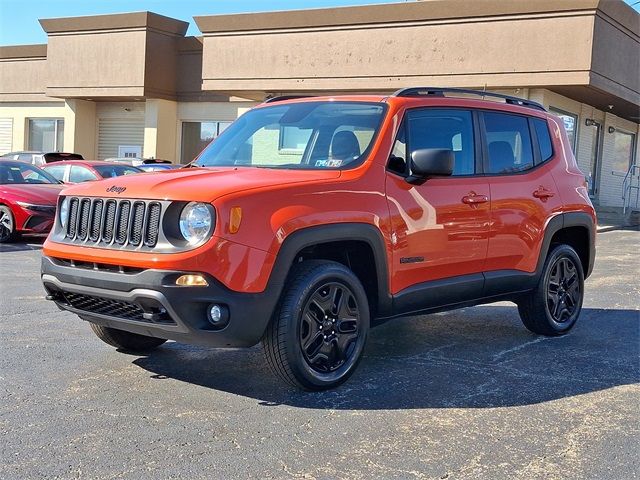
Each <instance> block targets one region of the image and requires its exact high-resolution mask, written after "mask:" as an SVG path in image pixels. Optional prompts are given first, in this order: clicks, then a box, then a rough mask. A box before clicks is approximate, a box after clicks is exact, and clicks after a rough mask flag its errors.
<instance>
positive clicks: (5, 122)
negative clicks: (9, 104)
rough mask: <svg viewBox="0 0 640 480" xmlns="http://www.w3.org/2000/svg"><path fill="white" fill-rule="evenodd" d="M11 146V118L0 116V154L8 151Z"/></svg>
mask: <svg viewBox="0 0 640 480" xmlns="http://www.w3.org/2000/svg"><path fill="white" fill-rule="evenodd" d="M12 147H13V118H0V155H4V154H5V153H9V152H10V151H11V150H12Z"/></svg>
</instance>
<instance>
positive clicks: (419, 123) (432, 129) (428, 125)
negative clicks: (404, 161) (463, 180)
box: [394, 108, 475, 175]
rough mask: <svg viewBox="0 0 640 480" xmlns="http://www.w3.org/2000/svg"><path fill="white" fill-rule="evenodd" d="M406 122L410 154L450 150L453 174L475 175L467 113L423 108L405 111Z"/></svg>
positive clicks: (471, 138)
mask: <svg viewBox="0 0 640 480" xmlns="http://www.w3.org/2000/svg"><path fill="white" fill-rule="evenodd" d="M407 120H408V121H407V128H408V137H409V138H408V140H409V148H410V149H411V151H414V150H419V149H422V148H444V149H448V150H453V153H454V156H455V161H454V165H453V175H472V174H473V173H475V148H474V140H473V121H472V119H471V112H469V111H467V110H457V109H456V110H453V109H451V110H449V109H439V108H425V109H419V110H411V111H409V113H408V114H407ZM400 148H401V147H400ZM394 151H395V147H394Z"/></svg>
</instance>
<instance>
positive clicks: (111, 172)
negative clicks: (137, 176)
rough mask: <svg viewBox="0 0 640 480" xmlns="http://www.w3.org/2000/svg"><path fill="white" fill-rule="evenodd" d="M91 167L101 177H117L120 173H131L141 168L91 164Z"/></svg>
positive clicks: (137, 171) (138, 171)
mask: <svg viewBox="0 0 640 480" xmlns="http://www.w3.org/2000/svg"><path fill="white" fill-rule="evenodd" d="M93 168H94V169H95V170H96V171H97V172H98V173H99V174H100V176H101V177H102V178H110V177H119V176H121V175H131V174H132V173H140V172H141V171H142V170H140V169H139V168H136V167H129V166H127V165H93Z"/></svg>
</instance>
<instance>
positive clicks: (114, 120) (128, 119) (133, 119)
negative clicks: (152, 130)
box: [96, 102, 145, 160]
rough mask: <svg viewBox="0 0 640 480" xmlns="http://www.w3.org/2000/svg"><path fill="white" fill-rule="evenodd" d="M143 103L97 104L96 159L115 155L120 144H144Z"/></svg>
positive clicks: (141, 145)
mask: <svg viewBox="0 0 640 480" xmlns="http://www.w3.org/2000/svg"><path fill="white" fill-rule="evenodd" d="M144 112H145V104H144V103H133V102H132V103H103V104H99V105H98V106H97V112H96V113H97V117H98V160H104V159H105V158H111V157H117V156H118V147H119V146H120V145H138V146H140V147H141V148H143V146H144Z"/></svg>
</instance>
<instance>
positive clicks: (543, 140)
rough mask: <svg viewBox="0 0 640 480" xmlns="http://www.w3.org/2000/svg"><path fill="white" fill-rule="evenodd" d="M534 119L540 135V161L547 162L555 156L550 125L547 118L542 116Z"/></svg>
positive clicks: (536, 129) (537, 133)
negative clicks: (544, 118) (543, 118)
mask: <svg viewBox="0 0 640 480" xmlns="http://www.w3.org/2000/svg"><path fill="white" fill-rule="evenodd" d="M532 121H533V127H534V128H535V131H536V137H538V146H539V147H540V162H546V161H547V160H549V159H550V158H551V157H552V156H553V147H552V146H551V134H550V133H549V125H547V122H546V121H545V120H542V119H540V118H533V119H532Z"/></svg>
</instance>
